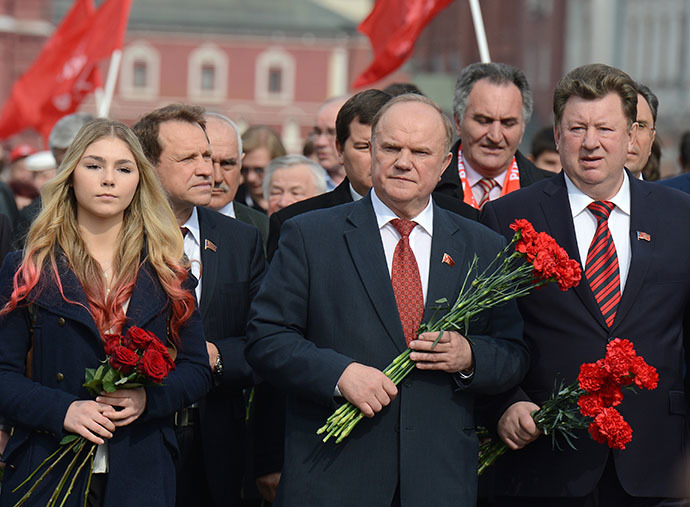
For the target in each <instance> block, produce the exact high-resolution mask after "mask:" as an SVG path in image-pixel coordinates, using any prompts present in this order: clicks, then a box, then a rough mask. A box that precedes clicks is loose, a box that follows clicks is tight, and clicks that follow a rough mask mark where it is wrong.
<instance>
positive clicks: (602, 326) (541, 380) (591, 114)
mask: <svg viewBox="0 0 690 507" xmlns="http://www.w3.org/2000/svg"><path fill="white" fill-rule="evenodd" d="M554 113H555V136H556V143H557V146H558V148H559V153H560V156H561V163H562V166H563V172H562V173H561V174H559V175H557V176H555V177H554V178H553V179H550V180H546V181H542V182H539V183H537V184H535V185H532V186H530V187H529V188H527V189H524V190H521V191H519V192H515V193H514V194H511V195H508V196H506V197H504V198H502V199H499V200H497V201H495V202H490V203H488V204H487V205H486V206H485V207H484V209H483V212H482V221H483V222H484V223H486V224H487V225H489V226H490V227H492V228H493V229H495V230H497V231H500V232H501V233H502V234H504V235H505V236H506V237H507V236H510V235H512V234H511V233H512V231H511V230H510V229H509V227H510V223H511V222H512V221H513V220H514V219H516V218H526V219H528V220H530V221H531V222H532V224H533V225H534V227H535V229H537V230H539V231H545V232H547V233H549V234H550V235H551V236H553V237H554V238H555V239H556V241H557V242H558V243H559V244H560V245H561V246H562V247H563V248H565V249H566V251H567V252H568V254H569V255H570V257H571V258H574V259H577V260H579V261H580V263H581V264H582V266H583V268H585V269H583V277H582V281H581V282H580V285H579V286H578V287H577V288H575V289H574V290H571V291H568V292H561V291H559V290H558V289H556V288H553V287H546V288H544V289H542V290H539V291H535V292H534V293H532V294H530V295H529V296H527V297H525V298H522V299H520V300H519V307H520V310H521V313H522V316H523V318H524V319H525V339H526V341H527V344H528V345H529V347H530V351H531V353H532V357H533V358H536V360H534V361H533V362H532V364H531V366H530V370H529V373H528V374H527V377H525V380H524V381H523V382H522V384H521V385H520V386H519V387H517V388H516V389H514V390H513V391H511V392H509V393H507V394H506V395H505V396H502V397H499V399H497V400H494V407H493V408H494V410H493V412H494V417H493V419H494V421H497V431H498V435H499V436H500V437H501V438H502V439H503V440H504V442H506V444H508V446H509V447H510V448H512V449H514V450H516V452H510V453H508V455H506V456H504V457H502V458H500V460H499V461H498V462H497V464H496V465H495V472H496V477H495V484H494V485H493V488H492V490H493V492H494V493H495V494H496V495H497V496H498V502H497V505H501V506H503V505H508V506H528V505H529V506H547V505H548V506H561V505H567V506H590V505H601V506H633V505H634V506H638V505H639V506H643V505H644V506H671V505H673V506H676V505H687V503H686V502H685V501H683V500H680V497H683V496H684V491H683V490H684V489H686V488H687V484H688V479H689V478H690V477H689V476H688V472H687V470H688V468H687V466H688V455H687V447H686V445H685V442H687V440H688V423H687V419H686V413H687V396H686V393H685V392H684V387H683V364H682V363H683V360H682V354H683V346H684V345H685V347H686V350H687V345H688V343H687V339H686V338H685V337H686V336H687V334H685V330H684V329H683V327H684V321H687V318H688V317H689V316H690V314H689V308H690V269H689V268H688V266H690V262H688V252H690V234H688V217H689V216H690V198H688V197H687V196H684V195H682V194H681V193H679V192H673V191H670V190H668V189H665V188H664V187H662V186H659V185H656V184H654V183H649V182H644V181H641V180H638V179H636V178H634V177H632V175H631V173H629V172H628V171H626V170H625V169H624V164H625V160H626V156H627V153H628V151H629V150H630V148H631V147H632V146H633V144H634V142H635V136H636V134H637V123H635V119H636V113H637V92H636V89H635V84H634V82H633V81H632V80H631V79H630V77H629V76H628V75H627V74H625V73H624V72H622V71H620V70H618V69H615V68H612V67H609V66H606V65H601V64H594V65H585V66H583V67H579V68H577V69H575V70H573V71H571V72H570V73H569V74H568V75H566V76H565V77H564V78H563V79H561V81H560V82H559V83H558V85H557V86H556V90H555V92H554ZM595 232H596V234H595ZM602 242H603V243H605V251H607V252H609V254H608V255H606V256H605V257H602V260H601V262H602V270H604V271H605V272H606V274H605V275H603V279H604V280H606V281H605V282H603V283H601V284H600V283H599V282H597V281H596V276H597V271H596V270H597V267H596V263H595V262H593V261H595V260H596V259H595V257H596V254H595V252H596V251H597V250H598V249H599V248H600V247H602V246H603V243H602ZM604 267H605V268H604ZM607 276H610V278H611V279H610V282H609V281H608V278H607ZM590 280H591V281H590ZM604 286H605V287H607V288H608V291H604V290H601V288H602V287H604ZM616 337H620V338H627V339H630V340H631V341H632V342H633V344H634V347H635V350H636V351H637V353H638V354H639V355H641V356H642V357H644V359H645V360H646V361H647V362H648V363H649V364H650V365H652V366H654V367H655V368H656V369H657V371H658V372H659V385H658V387H657V389H656V390H653V391H644V392H638V393H636V394H629V395H626V397H625V399H624V400H623V402H622V404H621V405H620V406H619V407H617V408H618V409H620V412H621V414H622V415H623V417H624V418H625V420H626V421H627V422H628V423H629V424H630V426H631V427H632V429H633V437H632V442H630V443H629V444H628V445H627V446H626V449H625V450H622V451H615V450H614V451H612V450H610V449H609V448H608V447H607V446H606V445H602V444H598V443H596V442H594V441H593V440H592V439H591V438H589V436H588V435H587V432H586V431H584V430H583V431H581V432H578V436H579V437H580V438H578V439H577V440H576V446H577V448H578V449H577V451H574V450H571V449H569V448H567V446H565V445H564V447H566V448H565V449H563V450H558V449H552V446H551V442H550V439H549V438H544V437H542V438H538V437H539V435H540V431H539V430H538V429H537V428H536V427H535V425H534V421H533V420H532V418H531V416H530V413H531V412H532V411H533V410H536V409H538V408H539V405H540V404H541V403H542V402H544V400H545V399H546V398H547V397H548V396H549V394H550V392H551V390H552V388H553V386H554V382H558V381H560V379H563V380H564V381H565V382H566V384H568V383H570V382H573V381H574V380H575V379H576V378H577V376H578V373H579V368H580V365H581V364H582V363H588V362H594V361H596V360H597V359H599V358H602V357H604V355H605V353H606V345H607V342H608V341H610V340H612V339H613V338H616ZM684 341H685V342H686V343H685V344H684ZM518 449H519V450H518Z"/></svg>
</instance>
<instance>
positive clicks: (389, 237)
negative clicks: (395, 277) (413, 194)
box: [371, 190, 434, 304]
mask: <svg viewBox="0 0 690 507" xmlns="http://www.w3.org/2000/svg"><path fill="white" fill-rule="evenodd" d="M431 202H432V201H431V198H429V203H428V204H427V205H426V208H424V209H423V210H422V212H421V213H420V214H419V215H417V216H416V217H414V218H413V219H412V220H413V221H414V222H417V227H415V228H414V229H412V232H411V233H410V247H411V248H412V252H413V253H414V256H415V259H417V267H418V268H419V277H420V279H421V281H422V293H423V294H424V303H425V304H426V292H427V289H428V288H429V263H430V258H431V237H432V235H433V233H434V208H433V206H432V204H431ZM371 203H372V204H373V206H374V213H375V214H376V222H377V223H378V225H379V232H380V233H381V241H382V242H383V250H384V252H385V253H386V264H387V265H388V274H389V275H391V278H392V272H393V254H394V253H395V247H396V245H397V244H398V241H399V240H400V233H399V232H398V230H397V229H396V228H395V227H393V224H391V223H390V222H391V220H393V219H396V218H399V217H398V216H397V215H396V214H395V213H393V212H392V211H391V210H390V208H388V206H386V205H385V204H383V202H381V199H379V198H378V196H377V195H376V191H374V190H372V191H371Z"/></svg>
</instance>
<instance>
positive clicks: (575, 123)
mask: <svg viewBox="0 0 690 507" xmlns="http://www.w3.org/2000/svg"><path fill="white" fill-rule="evenodd" d="M553 104H554V127H553V128H551V127H549V128H546V129H544V130H542V131H540V132H538V133H537V135H535V136H534V140H533V143H532V153H530V154H528V155H527V156H526V155H523V154H522V153H521V152H520V151H519V149H518V146H519V145H520V143H521V141H522V138H523V135H524V133H525V129H526V127H527V125H528V123H529V121H530V117H531V114H532V95H531V90H530V85H529V82H528V80H527V79H526V78H525V75H524V73H523V72H522V71H521V70H520V69H517V68H515V67H512V66H510V65H506V64H501V63H476V64H472V65H469V66H467V67H465V68H464V69H463V70H462V71H461V73H460V75H459V77H458V80H457V83H456V86H455V91H454V96H453V118H452V120H451V119H450V118H448V117H447V116H446V115H445V114H444V113H443V111H442V110H441V108H440V107H439V106H438V105H437V104H435V103H434V102H433V101H432V100H430V99H429V98H427V97H425V96H424V95H423V94H422V93H421V92H420V91H419V90H418V89H416V88H415V87H414V86H412V85H395V86H392V87H389V88H388V89H386V90H376V89H370V90H365V91H362V92H359V93H356V94H354V95H352V96H351V97H336V98H332V99H330V100H328V101H326V102H325V103H324V104H323V105H322V106H321V107H320V108H319V110H318V112H317V115H316V117H315V118H314V129H313V131H312V133H311V135H310V136H309V140H308V143H307V144H306V145H305V149H304V153H303V154H287V153H286V150H285V148H284V146H283V144H282V142H281V140H280V136H279V135H278V134H277V133H276V132H275V131H273V130H272V129H271V128H269V127H267V126H261V125H257V126H252V127H250V128H248V129H247V130H246V131H244V132H241V131H240V129H239V128H238V125H237V124H236V123H235V122H234V121H233V120H232V119H231V118H228V117H226V116H224V115H222V114H219V113H217V112H212V111H206V110H204V109H203V108H201V107H198V106H193V105H183V104H170V105H167V106H165V107H161V108H158V109H155V110H153V111H151V112H150V113H148V114H145V115H144V116H143V117H141V118H140V119H139V120H138V121H137V122H136V123H135V124H134V125H133V126H131V127H128V126H126V125H124V124H122V123H120V122H118V121H116V120H109V119H102V118H101V119H96V118H94V117H92V116H90V115H88V114H85V113H77V114H72V115H69V116H66V117H65V118H63V119H62V120H60V121H59V122H58V123H57V124H56V125H55V127H54V128H53V131H52V133H51V135H50V140H49V145H50V150H49V151H47V152H39V153H35V152H34V151H35V150H33V149H32V148H31V147H30V146H28V145H19V146H17V147H15V148H14V149H13V150H12V151H11V152H10V157H9V159H10V167H9V168H8V170H7V171H6V176H5V177H6V181H7V183H2V184H1V185H0V258H2V259H4V263H3V264H2V268H1V269H0V452H1V455H0V467H2V468H3V469H4V475H3V478H2V483H1V486H0V507H5V506H12V505H15V504H16V503H17V502H18V501H20V499H21V498H22V497H23V496H24V495H25V494H27V490H28V489H29V487H30V486H27V485H26V484H24V481H25V479H27V477H29V476H30V474H31V473H32V471H33V470H35V469H36V468H37V467H39V466H41V464H42V463H44V462H45V460H47V459H50V457H51V455H53V453H54V452H55V451H56V449H57V448H58V445H59V444H60V441H61V440H62V439H63V437H65V436H66V435H69V434H76V435H79V436H81V437H83V438H84V439H86V440H87V441H89V442H91V443H93V444H96V451H95V455H94V457H93V461H92V463H93V465H92V466H90V468H91V471H90V472H92V473H85V474H81V475H78V476H76V479H74V481H73V482H72V483H71V484H70V485H69V490H70V491H71V492H72V494H71V495H70V496H69V497H67V499H66V501H65V503H64V505H69V506H76V505H88V506H106V507H109V506H115V505H127V506H142V507H143V506H156V505H161V506H170V507H172V506H173V505H176V506H179V507H192V506H237V507H239V506H243V507H255V506H256V507H258V506H260V505H270V504H273V505H276V506H290V507H292V506H294V507H303V506H305V507H308V506H314V507H323V506H343V507H352V506H372V507H378V506H381V507H388V506H414V507H417V506H427V505H429V506H434V507H436V506H438V507H443V506H468V507H469V506H476V505H482V506H495V507H502V506H512V507H518V506H521V507H528V506H529V507H532V506H568V507H570V506H573V507H580V506H581V507H590V506H592V507H594V506H602V507H603V506H606V507H609V506H611V507H618V506H620V507H625V506H630V507H646V506H658V507H674V506H688V505H690V449H688V448H687V445H688V444H687V442H689V441H690V434H689V433H688V430H689V429H690V428H689V426H688V420H689V419H688V397H687V393H688V392H689V390H690V381H688V379H686V370H687V365H688V364H689V362H690V344H688V343H686V342H687V340H686V336H689V333H690V329H686V327H687V325H688V323H690V270H688V268H687V266H689V265H690V262H688V259H687V255H688V252H690V236H688V233H687V229H685V226H686V222H687V217H688V216H690V196H689V195H687V194H688V193H690V173H683V174H682V175H681V176H678V177H676V178H671V179H668V180H664V181H661V182H655V181H654V180H656V179H659V158H660V150H659V145H658V142H657V140H656V130H655V129H656V119H657V111H658V108H659V103H658V100H657V98H656V96H655V95H654V93H653V92H652V90H650V89H649V88H648V87H646V86H644V85H643V84H641V83H636V82H634V81H633V80H632V79H631V78H630V77H629V76H628V75H627V74H625V73H624V72H623V71H621V70H619V69H616V68H613V67H609V66H606V65H601V64H592V65H585V66H582V67H579V68H576V69H574V70H572V71H571V72H569V73H568V74H567V75H565V76H564V77H563V78H562V79H561V80H560V81H559V82H558V84H557V85H556V89H555V92H554V101H553ZM683 143H684V144H685V145H687V146H686V149H685V150H684V149H683V148H682V147H681V157H685V158H687V159H688V164H687V165H688V166H690V149H687V148H688V147H690V136H687V139H685V138H683ZM669 187H672V188H669ZM679 190H680V191H679ZM520 218H523V219H527V220H529V221H530V222H531V223H532V224H533V225H534V227H535V228H536V229H537V230H538V231H544V232H547V233H548V234H549V235H551V236H552V237H553V238H554V239H555V240H556V241H557V242H558V244H559V245H561V246H562V247H563V248H564V249H565V251H566V252H567V253H568V255H569V256H570V258H572V259H575V260H576V261H577V262H579V263H580V265H581V266H582V270H583V274H582V280H581V282H580V284H579V285H578V286H577V287H576V288H575V289H572V290H569V291H566V292H563V291H560V290H558V288H556V287H550V286H549V287H545V288H542V289H540V290H538V291H534V292H533V293H532V294H530V295H528V296H525V297H523V298H520V299H519V300H517V301H515V300H513V301H509V302H508V303H506V304H503V305H499V306H496V307H494V308H491V309H487V310H485V311H483V312H482V313H480V314H479V315H478V316H477V317H476V318H475V319H473V320H472V321H471V322H470V324H469V327H468V328H467V330H466V331H465V334H466V335H463V334H461V333H460V332H458V331H457V330H445V331H442V332H440V333H439V332H434V333H430V332H425V333H422V334H419V335H418V334H417V330H418V328H419V327H420V325H421V324H422V323H426V322H429V320H430V319H432V318H435V317H436V316H437V315H438V314H439V311H440V313H441V314H442V313H443V311H444V310H443V309H440V310H439V308H438V306H439V301H442V300H446V301H454V300H455V299H456V298H457V297H458V294H459V293H460V291H461V289H462V287H463V285H465V284H466V283H468V282H470V283H471V280H472V277H474V276H476V273H475V272H469V275H468V270H469V268H470V265H471V264H472V261H473V258H474V259H477V260H476V261H475V262H478V266H479V268H480V270H481V269H482V268H483V267H484V266H486V265H487V264H488V263H489V262H491V261H492V259H494V258H495V257H496V255H497V253H498V252H499V251H500V250H501V249H502V248H503V247H504V245H505V244H506V242H507V241H510V239H511V238H512V236H513V232H514V231H513V230H512V229H511V224H512V223H513V222H514V220H516V219H520ZM686 242H688V244H686ZM602 249H604V250H603V251H605V253H604V254H602V253H601V252H602ZM597 263H598V264H597ZM600 272H601V273H603V274H601V276H600ZM468 276H469V280H467V277H468ZM597 277H598V278H597ZM601 280H605V282H602V281H601ZM134 326H136V327H140V328H143V329H146V330H148V331H150V332H151V333H153V334H154V335H155V337H156V339H157V340H159V341H160V342H161V343H162V344H163V345H164V346H165V347H166V348H167V350H168V352H169V354H170V356H171V357H172V358H173V360H174V363H175V368H174V371H171V372H170V374H169V375H168V376H167V377H166V378H165V379H164V381H163V385H162V386H142V387H136V388H133V389H121V390H116V391H115V392H105V391H104V392H102V393H101V394H100V395H99V396H97V397H96V398H95V399H93V397H92V396H90V395H89V393H88V391H87V390H86V388H85V387H84V386H83V383H84V371H85V368H96V367H98V365H99V363H101V362H103V361H104V360H105V359H106V354H108V355H110V354H112V353H113V351H112V350H111V349H110V348H109V346H108V345H107V340H108V339H109V338H108V337H110V336H112V335H113V334H115V335H120V334H123V335H124V334H125V333H126V332H127V330H129V329H131V328H133V327H134ZM617 337H620V338H627V339H629V340H631V341H632V342H633V343H634V346H635V350H636V351H637V352H638V353H639V354H640V355H641V356H643V357H644V358H645V360H646V361H647V362H648V363H649V364H651V365H652V366H654V367H655V368H656V370H657V371H658V373H659V381H658V387H657V388H656V389H655V390H653V391H649V392H647V391H645V392H640V393H637V394H636V395H634V396H630V397H626V400H625V403H624V404H623V405H622V406H621V407H620V412H621V413H622V414H623V416H624V417H625V420H626V421H628V422H629V423H630V425H631V426H632V428H633V431H634V433H633V439H632V441H631V442H630V443H629V444H628V445H627V448H626V449H624V450H612V449H609V448H608V447H607V446H605V445H602V444H600V443H597V442H595V441H594V440H593V439H591V438H589V436H588V435H587V430H586V429H585V430H582V431H581V432H579V433H577V434H576V435H575V436H576V437H578V438H577V440H576V442H577V444H576V446H577V449H570V448H554V447H553V446H552V442H551V440H550V439H549V438H547V437H545V436H544V435H543V428H540V427H539V426H538V425H537V424H536V423H535V422H534V419H533V418H532V414H533V413H534V412H535V411H536V410H538V409H539V408H540V407H541V405H542V404H543V403H544V402H545V401H546V400H547V399H548V398H549V396H550V394H551V391H552V388H553V386H554V385H555V384H556V383H557V382H559V381H564V382H566V383H570V382H573V381H575V380H576V379H577V377H578V373H579V368H580V365H581V364H583V363H587V362H594V361H596V360H597V359H599V358H600V357H602V356H603V354H604V353H605V350H606V346H607V344H608V343H609V342H610V341H611V340H613V339H614V338H617ZM406 349H409V350H410V356H409V357H410V359H411V360H412V361H413V362H414V363H415V369H414V371H413V372H412V373H411V374H410V375H409V376H408V377H406V378H405V379H404V380H403V381H401V382H400V383H398V384H397V385H396V383H395V382H393V380H391V378H389V377H388V376H387V375H386V374H384V373H383V370H384V369H385V368H386V366H387V365H388V364H389V363H390V362H391V360H392V359H393V358H394V357H396V356H397V355H398V354H400V353H402V352H403V351H405V350H406ZM137 365H139V363H136V365H134V364H133V367H136V368H138V367H139V366H137ZM345 402H350V403H351V404H353V405H354V406H355V407H356V408H357V409H359V410H360V411H361V414H362V415H363V416H364V417H365V418H367V419H366V420H365V421H363V422H362V423H361V424H358V425H357V426H355V427H354V429H353V430H352V433H351V434H350V435H349V436H348V437H347V439H346V440H345V441H343V442H342V443H339V444H335V443H333V442H332V441H329V442H326V443H324V442H323V441H322V439H323V436H322V435H318V434H317V429H318V428H319V427H321V426H322V425H323V423H324V422H325V421H326V419H327V418H328V417H329V415H330V414H331V413H332V412H333V410H334V409H337V408H338V407H339V406H341V405H342V404H343V403H345ZM480 425H481V426H485V427H486V428H487V429H488V431H489V434H490V435H491V436H492V438H494V439H500V440H501V441H503V442H505V444H506V445H507V446H508V447H509V448H510V451H509V452H508V453H507V454H506V455H505V456H503V457H501V458H500V459H499V460H498V461H497V462H496V464H495V465H494V466H493V467H492V468H490V469H489V471H488V472H487V473H486V474H484V475H482V476H481V477H479V478H478V476H477V462H478V456H479V451H478V449H479V439H478V437H477V427H478V426H480ZM69 467H70V462H69V460H68V459H66V460H64V462H59V463H58V464H57V465H55V467H54V468H53V469H51V470H50V473H49V474H47V475H46V476H45V478H43V479H42V481H41V482H40V484H39V485H38V486H37V487H36V488H35V489H32V490H31V495H30V496H29V498H28V501H26V503H24V505H27V506H28V505H37V506H38V505H46V504H50V502H51V500H50V499H51V496H52V495H53V491H54V490H55V488H56V486H58V485H59V484H60V480H61V477H62V476H63V474H67V472H68V471H69ZM89 477H90V478H89Z"/></svg>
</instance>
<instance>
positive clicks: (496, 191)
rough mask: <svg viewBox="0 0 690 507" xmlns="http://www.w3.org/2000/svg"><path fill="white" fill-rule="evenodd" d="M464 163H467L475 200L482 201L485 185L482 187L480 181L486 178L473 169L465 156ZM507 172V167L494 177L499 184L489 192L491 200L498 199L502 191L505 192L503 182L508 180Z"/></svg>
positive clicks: (467, 171) (467, 174) (466, 170)
mask: <svg viewBox="0 0 690 507" xmlns="http://www.w3.org/2000/svg"><path fill="white" fill-rule="evenodd" d="M462 163H463V164H464V165H465V175H466V176H467V184H468V185H469V186H470V188H471V189H472V195H473V196H474V200H475V201H476V202H481V200H482V197H484V187H482V186H481V185H480V184H479V182H480V181H481V180H482V179H483V178H484V176H482V175H481V174H479V173H478V172H477V171H475V170H474V169H472V166H471V165H470V164H469V162H467V160H466V159H465V157H464V156H463V157H462ZM507 174H508V169H506V170H505V171H503V172H502V173H501V174H499V175H498V176H496V177H495V178H494V181H496V183H498V185H496V186H495V187H494V188H492V189H491V191H490V192H489V200H490V201H493V200H494V199H498V198H499V197H501V192H503V184H504V183H505V181H506V175H507Z"/></svg>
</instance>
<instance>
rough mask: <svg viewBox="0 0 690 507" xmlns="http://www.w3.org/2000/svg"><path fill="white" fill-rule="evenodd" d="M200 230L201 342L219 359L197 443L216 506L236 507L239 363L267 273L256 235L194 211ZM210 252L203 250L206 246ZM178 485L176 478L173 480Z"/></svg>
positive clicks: (242, 380) (247, 379)
mask: <svg viewBox="0 0 690 507" xmlns="http://www.w3.org/2000/svg"><path fill="white" fill-rule="evenodd" d="M197 212H198V214H199V227H200V230H201V265H202V270H203V271H202V277H201V283H202V286H201V302H200V305H199V310H200V312H201V319H202V322H203V326H204V335H205V336H206V339H207V340H208V341H210V342H213V343H214V344H215V345H216V346H217V347H218V350H219V351H220V353H221V356H222V358H223V375H222V377H221V378H220V380H219V382H218V385H217V386H216V387H215V388H214V389H212V390H211V391H210V392H209V393H208V395H207V396H206V398H204V400H202V402H201V403H200V409H199V410H200V419H201V437H202V445H203V453H204V460H205V467H206V474H207V477H208V485H209V488H210V491H211V494H212V496H213V500H214V502H215V504H216V505H224V506H227V505H229V506H235V505H239V501H240V488H241V484H242V475H243V471H244V446H245V438H244V435H245V423H244V418H245V405H244V398H243V394H242V390H243V388H245V387H247V386H249V385H251V384H252V383H253V374H252V370H251V368H250V367H249V365H248V364H247V362H246V360H245V358H244V347H245V344H246V338H245V336H246V324H247V315H248V311H249V306H250V303H251V301H252V299H253V298H254V295H255V294H256V293H257V291H258V289H259V285H260V284H261V280H262V278H263V275H264V271H265V269H266V261H265V258H264V250H263V245H262V242H261V236H260V235H259V231H258V230H257V229H256V228H255V227H252V226H250V225H247V224H245V223H243V222H240V221H238V220H234V219H232V218H229V217H226V216H224V215H221V214H220V213H218V212H216V211H213V210H210V209H207V208H203V207H197ZM206 240H208V241H210V242H211V243H212V244H213V245H215V250H214V249H213V248H212V247H211V248H205V246H204V243H205V241H206ZM178 480H180V478H178Z"/></svg>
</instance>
